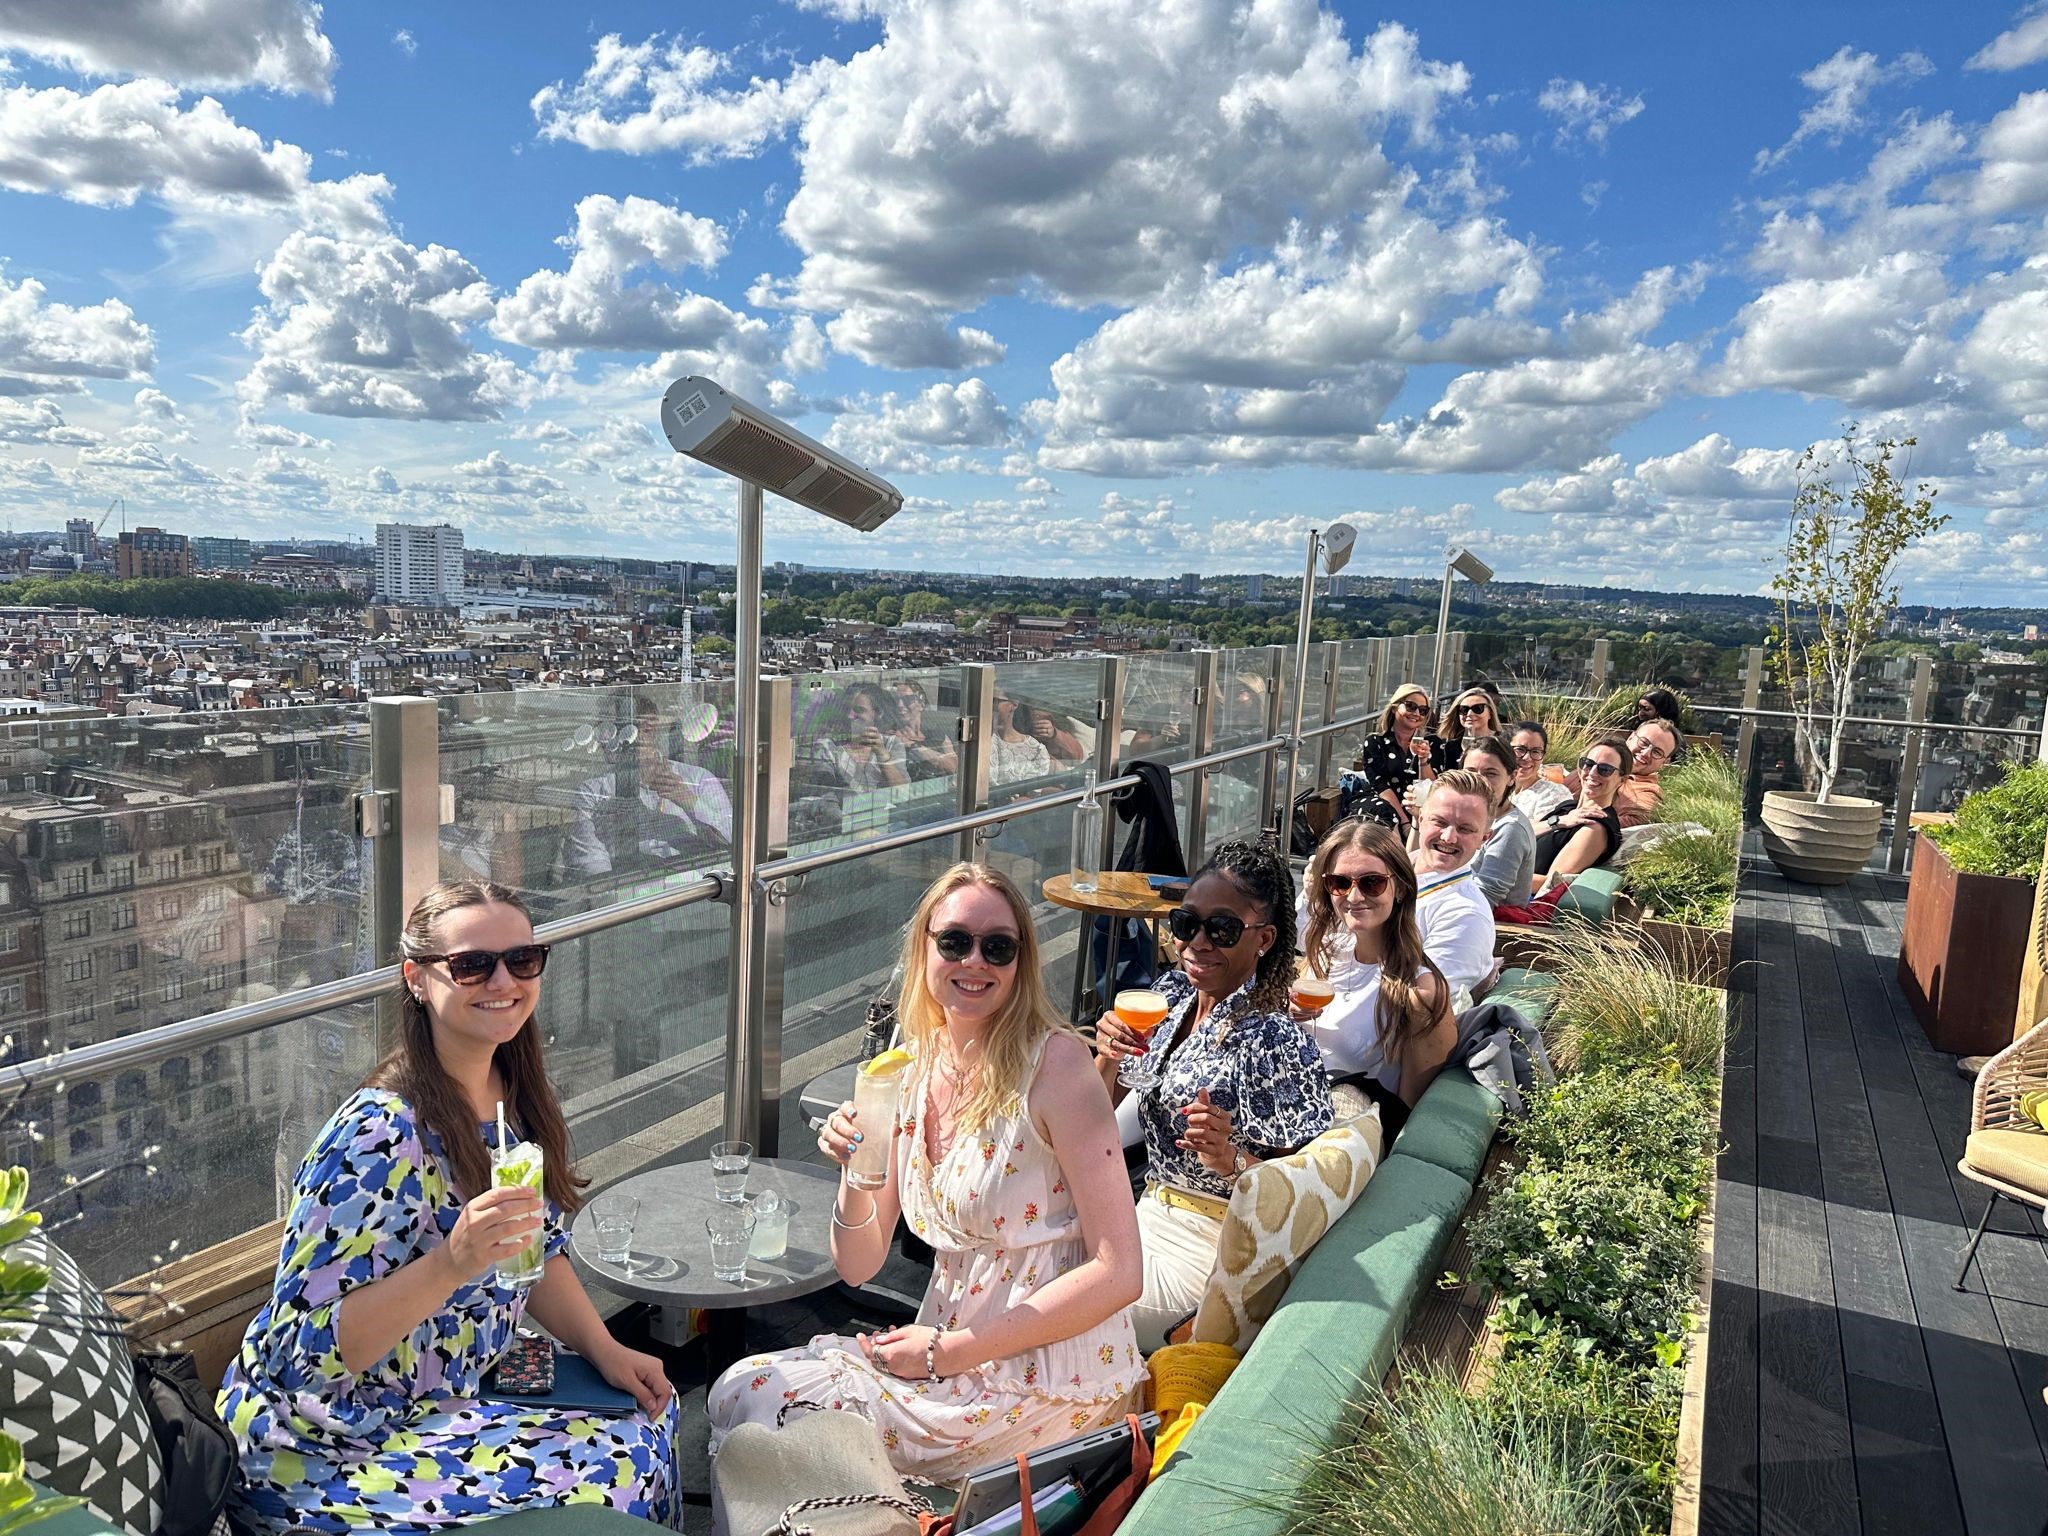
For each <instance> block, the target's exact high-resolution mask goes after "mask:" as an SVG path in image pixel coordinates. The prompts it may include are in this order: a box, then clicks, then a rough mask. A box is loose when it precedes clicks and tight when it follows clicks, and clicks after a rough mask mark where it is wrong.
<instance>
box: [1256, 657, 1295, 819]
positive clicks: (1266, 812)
mask: <svg viewBox="0 0 2048 1536" xmlns="http://www.w3.org/2000/svg"><path fill="white" fill-rule="evenodd" d="M1287 652H1288V647H1287V646H1284V645H1269V646H1267V647H1266V737H1267V739H1268V740H1271V739H1272V738H1273V737H1275V736H1278V735H1280V734H1281V733H1282V732H1283V731H1285V730H1287V729H1288V728H1289V726H1290V724H1291V721H1290V720H1289V717H1288V714H1287V709H1288V705H1289V703H1290V700H1288V699H1286V698H1284V697H1282V694H1283V692H1284V689H1283V686H1282V685H1283V684H1284V683H1285V682H1286V680H1287ZM1296 686H1297V687H1299V686H1300V684H1299V680H1297V682H1296ZM1282 752H1286V753H1288V762H1289V764H1290V765H1291V766H1290V769H1289V772H1288V777H1290V778H1298V776H1299V773H1298V764H1299V760H1300V755H1301V743H1300V742H1298V741H1297V742H1295V743H1294V744H1293V746H1292V747H1291V748H1287V747H1276V748H1274V749H1273V750H1272V751H1271V752H1268V753H1267V754H1266V755H1265V756H1264V757H1262V758H1261V759H1260V760H1259V765H1260V766H1259V826H1260V828H1261V829H1262V830H1265V831H1269V832H1279V833H1280V836H1281V841H1282V844H1283V845H1284V844H1285V841H1286V833H1285V832H1284V831H1282V830H1281V829H1282V828H1284V827H1285V826H1286V825H1287V821H1288V818H1289V817H1290V816H1291V815H1292V814H1293V813H1292V812H1291V811H1290V810H1288V809H1287V808H1284V807H1281V806H1280V804H1279V801H1280V786H1279V780H1280V777H1281V773H1280V762H1281V757H1280V754H1281V753H1282ZM1294 792H1295V793H1296V794H1300V793H1301V789H1300V786H1299V785H1298V784H1297V785H1296V786H1295V791H1294Z"/></svg>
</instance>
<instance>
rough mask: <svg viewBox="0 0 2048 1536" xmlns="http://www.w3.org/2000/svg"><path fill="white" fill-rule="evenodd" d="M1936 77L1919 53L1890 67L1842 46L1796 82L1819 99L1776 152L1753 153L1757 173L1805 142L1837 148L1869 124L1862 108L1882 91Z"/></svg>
mask: <svg viewBox="0 0 2048 1536" xmlns="http://www.w3.org/2000/svg"><path fill="white" fill-rule="evenodd" d="M1933 72H1934V66H1933V65H1932V64H1931V63H1929V62H1928V60H1927V58H1926V56H1925V55H1924V54H1920V53H1910V52H1909V53H1902V54H1900V55H1899V56H1898V57H1897V58H1895V59H1893V60H1892V61H1891V62H1890V63H1889V64H1887V63H1884V62H1883V61H1882V60H1880V59H1879V58H1878V56H1877V55H1876V54H1874V53H1859V52H1858V51H1857V50H1855V49H1854V48H1851V47H1850V46H1849V45H1848V44H1847V43H1844V44H1843V45H1842V46H1841V47H1840V48H1837V49H1836V50H1835V51H1834V53H1832V54H1831V55H1829V56H1828V57H1827V58H1825V59H1822V60H1821V61H1820V63H1818V64H1816V65H1814V66H1813V68H1811V69H1809V70H1807V71H1806V72H1805V73H1804V74H1802V75H1801V76H1800V77H1799V83H1800V84H1801V85H1803V86H1805V87H1806V88H1807V89H1808V90H1809V91H1812V92H1813V93H1814V95H1815V97H1816V98H1817V99H1816V100H1815V101H1814V102H1813V103H1812V104H1811V105H1810V106H1808V107H1807V109H1806V110H1805V111H1804V112H1801V113H1800V114H1799V126H1798V127H1797V128H1795V129H1793V131H1792V137H1791V138H1789V139H1787V140H1786V141H1785V142H1784V143H1783V144H1780V145H1779V146H1778V147H1777V148H1776V149H1760V150H1758V151H1757V156H1756V168H1757V169H1758V170H1759V171H1767V170H1770V169H1772V168H1773V167H1775V166H1778V165H1780V164H1782V163H1783V162H1784V161H1785V159H1786V157H1787V156H1789V155H1790V154H1791V153H1792V151H1793V150H1795V149H1797V148H1798V147H1799V146H1800V145H1802V144H1804V143H1806V141H1807V140H1809V139H1820V140H1822V141H1824V142H1826V143H1829V144H1839V143H1841V142H1842V140H1843V138H1844V137H1845V136H1847V135H1848V134H1851V133H1854V132H1856V131H1857V130H1858V129H1860V128H1862V127H1864V126H1865V125H1866V124H1867V122H1868V121H1869V119H1868V116H1867V113H1866V111H1865V109H1866V107H1867V106H1868V105H1869V101H1870V97H1871V95H1872V93H1873V92H1875V91H1876V90H1878V88H1879V87H1881V86H1886V85H1894V84H1897V83H1899V82H1901V81H1907V80H1917V79H1919V78H1920V77H1921V76H1923V75H1929V74H1932V73H1933Z"/></svg>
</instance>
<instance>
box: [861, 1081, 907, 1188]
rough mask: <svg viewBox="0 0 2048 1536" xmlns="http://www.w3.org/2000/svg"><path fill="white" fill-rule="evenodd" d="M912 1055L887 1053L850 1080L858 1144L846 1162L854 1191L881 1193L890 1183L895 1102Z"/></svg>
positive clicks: (901, 1089) (899, 1093)
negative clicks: (858, 1132) (882, 1188)
mask: <svg viewBox="0 0 2048 1536" xmlns="http://www.w3.org/2000/svg"><path fill="white" fill-rule="evenodd" d="M910 1062H911V1055H910V1052H908V1051H905V1050H895V1049H892V1050H887V1051H884V1052H882V1053H881V1054H880V1055H879V1056H877V1057H875V1058H874V1059H873V1060H872V1061H864V1062H862V1063H861V1067H860V1071H858V1072H857V1073H855V1074H854V1078H853V1123H854V1126H855V1127H856V1128H857V1129H858V1130H859V1131H860V1140H859V1141H857V1142H855V1143H854V1144H853V1156H852V1157H850V1158H849V1159H847V1163H846V1182H847V1183H849V1184H851V1185H852V1186H853V1187H854V1188H855V1189H880V1188H881V1187H882V1186H883V1185H884V1184H886V1183H888V1182H889V1150H890V1145H891V1143H892V1141H893V1140H894V1138H893V1137H892V1136H891V1135H890V1134H889V1133H890V1131H891V1130H893V1129H894V1128H895V1124H896V1101H897V1098H898V1097H899V1096H900V1095H901V1093H902V1091H903V1074H904V1072H905V1070H907V1069H908V1068H909V1066H910Z"/></svg>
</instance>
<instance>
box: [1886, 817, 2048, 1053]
mask: <svg viewBox="0 0 2048 1536" xmlns="http://www.w3.org/2000/svg"><path fill="white" fill-rule="evenodd" d="M2033 916H2034V885H2033V882H2032V881H2030V880H2011V879H2007V878H2006V877H2004V876H2002V875H1969V874H1964V873H1962V872H1961V871H1959V870H1958V869H1957V868H1956V867H1955V865H1953V864H1951V863H1950V862H1949V860H1948V855H1947V854H1945V853H1943V852H1942V851H1941V849H1940V848H1939V847H1938V846H1937V845H1936V844H1935V843H1934V841H1933V840H1932V839H1931V838H1929V837H1928V835H1927V834H1926V833H1925V832H1924V831H1923V832H1920V833H1917V834H1915V836H1914V839H1913V876H1912V880H1911V882H1910V883H1909V884H1908V885H1907V887H1906V931H1905V937H1904V939H1903V940H1902V941H1901V943H1900V945H1899V986H1900V987H1901V988H1902V989H1903V990H1904V991H1905V994H1906V1000H1907V1001H1908V1002H1910V1003H1911V1004H1912V1005H1913V1012H1914V1014H1915V1016H1916V1017H1918V1019H1919V1020H1920V1027H1921V1028H1922V1029H1924V1030H1926V1031H1927V1038H1928V1040H1929V1042H1930V1043H1932V1044H1933V1046H1934V1048H1935V1049H1936V1050H1939V1051H1948V1052H1950V1053H1952V1054H1954V1055H1957V1056H1981V1055H1988V1054H1989V1053H1990V1052H1992V1051H1996V1050H1998V1049H2000V1048H2001V1047H2003V1046H2007V1045H2010V1044H2011V1043H2012V1038H2013V1017H2014V1014H2015V1012H2016V1010H2017V1009H2018V1006H2019V995H2020V970H2021V967H2022V965H2023V964H2024V962H2025V959H2026V953H2027V930H2028V927H2029V925H2030V924H2031V923H2032V921H2033Z"/></svg>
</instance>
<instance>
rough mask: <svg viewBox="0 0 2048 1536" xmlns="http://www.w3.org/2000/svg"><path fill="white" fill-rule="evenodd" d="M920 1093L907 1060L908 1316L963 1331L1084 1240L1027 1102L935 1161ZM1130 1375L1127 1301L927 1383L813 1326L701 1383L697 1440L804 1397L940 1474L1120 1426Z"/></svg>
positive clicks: (1064, 1264)
mask: <svg viewBox="0 0 2048 1536" xmlns="http://www.w3.org/2000/svg"><path fill="white" fill-rule="evenodd" d="M1040 1055H1041V1057H1042V1055H1043V1048H1042V1047H1041V1052H1040ZM1031 1075H1032V1078H1033V1079H1035V1078H1036V1076H1037V1071H1036V1066H1035V1064H1034V1068H1033V1071H1032V1074H1031ZM930 1088H931V1074H930V1072H929V1070H928V1069H927V1068H926V1067H925V1065H924V1064H923V1063H922V1062H920V1063H918V1064H917V1065H916V1066H915V1067H913V1068H912V1069H911V1076H910V1079H909V1081H908V1082H907V1083H906V1084H905V1085H904V1092H903V1098H902V1108H901V1110H900V1112H899V1115H900V1118H899V1121H898V1129H899V1130H900V1131H901V1133H902V1134H901V1135H899V1136H898V1137H897V1138H896V1188H897V1190H898V1191H899V1192H900V1194H901V1196H902V1201H903V1217H904V1220H905V1221H906V1222H908V1223H909V1225H910V1229H911V1231H913V1232H915V1233H916V1234H917V1235H918V1236H919V1237H920V1238H922V1239H923V1240H924V1241H925V1242H927V1243H929V1244H930V1245H931V1247H932V1249H933V1251H934V1257H933V1265H932V1278H931V1282H930V1284H929V1285H927V1286H926V1288H925V1294H924V1303H923V1305H922V1306H921V1307H920V1308H919V1309H918V1314H917V1321H918V1322H919V1323H922V1324H926V1325H928V1326H931V1327H936V1328H945V1329H953V1328H971V1327H974V1326H976V1325H978V1324H981V1323H985V1322H988V1321H990V1320H992V1319H994V1318H997V1317H1001V1316H1002V1315H1003V1314H1004V1313H1006V1312H1008V1311H1010V1310H1011V1309H1012V1308H1014V1307H1016V1306H1017V1305H1019V1304H1020V1303H1022V1302H1024V1301H1026V1300H1028V1299H1029V1298H1030V1297H1031V1296H1032V1295H1033V1294H1034V1293H1036V1292H1037V1291H1039V1290H1041V1289H1043V1288H1044V1287H1045V1286H1046V1285H1048V1284H1050V1283H1051V1282H1052V1281H1053V1280H1055V1279H1057V1278H1058V1277H1059V1276H1061V1275H1064V1274H1066V1273H1067V1272H1068V1271H1069V1270H1071V1269H1073V1268H1074V1267H1075V1266H1077V1265H1079V1264H1081V1263H1083V1262H1085V1261H1086V1259H1087V1258H1088V1249H1087V1244H1086V1242H1085V1240H1084V1239H1083V1237H1082V1234H1081V1221H1080V1216H1079V1214H1078V1212H1077V1211H1076V1210H1075V1207H1074V1197H1073V1195H1072V1193H1071V1192H1070V1191H1069V1190H1068V1188H1067V1182H1066V1175H1065V1173H1064V1172H1063V1170H1062V1169H1061V1168H1060V1165H1059V1159H1058V1157H1057V1156H1056V1155H1055V1154H1054V1152H1053V1149H1052V1148H1051V1147H1050V1146H1048V1145H1047V1144H1046V1142H1045V1140H1044V1138H1043V1137H1041V1136H1040V1135H1039V1134H1038V1128H1037V1127H1036V1126H1035V1125H1033V1124H1032V1121H1031V1115H1030V1111H1029V1110H1028V1109H1027V1108H1026V1107H1025V1106H1024V1105H1023V1104H1022V1103H1020V1104H1019V1105H1018V1107H1017V1109H1016V1111H1015V1112H1014V1113H1012V1114H1010V1115H1006V1116H1003V1117H1001V1118H1000V1119H998V1120H996V1121H994V1122H992V1123H991V1124H989V1125H987V1126H985V1127H983V1128H982V1130H981V1131H980V1132H978V1133H976V1132H968V1131H962V1132H961V1133H960V1134H959V1136H958V1137H957V1138H956V1139H955V1140H954V1142H953V1145H952V1146H950V1147H949V1148H947V1149H946V1155H945V1156H944V1157H942V1158H941V1159H939V1161H938V1163H937V1164H936V1165H934V1164H933V1163H932V1162H931V1160H930V1159H929V1158H928V1157H927V1156H926V1154H925V1146H924V1135H923V1133H922V1131H921V1130H920V1125H921V1123H922V1118H923V1115H924V1113H925V1105H926V1103H927V1099H928V1096H929V1093H930ZM1144 1375H1145V1368H1144V1365H1143V1363H1142V1361H1141V1360H1140V1359H1139V1356H1138V1343H1137V1336H1136V1334H1135V1333H1134V1332H1133V1331H1132V1328H1131V1317H1130V1313H1129V1312H1128V1311H1127V1310H1126V1311H1121V1312H1118V1313H1116V1314H1115V1315H1114V1316H1113V1317H1111V1318H1110V1319H1109V1320H1108V1321H1107V1322H1104V1323H1102V1324H1100V1325H1099V1326H1097V1327H1095V1328H1092V1329H1090V1330H1089V1331H1088V1332H1086V1333H1084V1334H1080V1335H1078V1336H1077V1337H1074V1338H1071V1339H1061V1340H1058V1341H1056V1342H1054V1343H1051V1344H1047V1345H1045V1346H1043V1347H1042V1348H1039V1349H1034V1350H1028V1351H1026V1352H1025V1353H1023V1354H1019V1355H1015V1356H1012V1357H1010V1358H1008V1359H1003V1360H990V1361H986V1362H984V1363H983V1364H981V1365H977V1366H975V1367H973V1368H972V1369H971V1370H966V1371H961V1372H959V1373H957V1374H955V1375H952V1376H948V1377H946V1378H944V1379H943V1380H941V1381H937V1382H926V1381H912V1380H905V1379H903V1378H901V1377H897V1376H891V1375H889V1374H888V1373H887V1372H885V1371H881V1370H878V1369H877V1368H876V1367H875V1366H874V1365H872V1364H870V1363H869V1361H868V1358H867V1356H866V1355H865V1354H863V1353H862V1352H861V1347H860V1345H859V1343H858V1342H857V1341H856V1340H853V1339H849V1338H842V1337H839V1336H837V1335H833V1334H820V1335H819V1336H818V1337H816V1338H814V1339H812V1340H811V1342H810V1343H809V1344H808V1345H806V1346H805V1347H803V1348H801V1349H794V1350H785V1351H781V1352H779V1353H776V1354H769V1355H755V1356H753V1357H751V1358H749V1359H746V1360H742V1361H741V1362H740V1363H739V1364H738V1365H736V1366H734V1367H733V1368H732V1369H731V1370H730V1371H728V1372H726V1374H725V1375H723V1376H721V1377H720V1378H719V1379H718V1381H717V1382H715V1383H713V1385H712V1388H711V1393H710V1397H709V1399H708V1402H707V1405H706V1406H707V1408H708V1409H709V1412H710V1415H711V1429H712V1434H711V1449H712V1454H713V1455H716V1454H717V1451H718V1445H719V1442H720V1441H721V1440H722V1439H723V1438H724V1436H725V1433H726V1431H728V1430H730V1429H731V1428H732V1427H733V1426H734V1425H736V1424H739V1423H742V1422H744V1421H747V1420H754V1421H758V1422H760V1423H764V1424H773V1423H774V1422H775V1415H776V1413H777V1411H778V1410H779V1409H780V1408H781V1407H782V1405H783V1404H784V1403H785V1402H788V1401H793V1400H803V1401H809V1402H817V1403H822V1404H824V1405H825V1406H827V1407H830V1408H851V1409H854V1410H856V1411H858V1412H860V1413H862V1414H864V1415H865V1416H866V1417H867V1419H868V1420H869V1421H870V1422H871V1423H872V1424H873V1425H874V1426H875V1429H876V1431H877V1433H878V1434H879V1435H880V1437H881V1441H882V1445H883V1448H884V1449H885V1450H886V1451H887V1452H888V1455H889V1460H890V1462H891V1463H892V1464H893V1465H894V1466H895V1468H896V1470H897V1471H898V1472H899V1473H901V1474H903V1475H904V1476H906V1477H916V1478H919V1479H922V1480H925V1481H930V1482H949V1481H952V1480H953V1479H955V1478H959V1477H963V1476H965V1475H966V1474H968V1473H970V1472H975V1471H979V1470H980V1469H981V1468H983V1467H987V1466H991V1465H994V1464H997V1463H999V1462H1002V1461H1005V1460H1007V1459H1008V1458H1010V1457H1012V1456H1014V1455H1016V1454H1017V1453H1018V1452H1019V1451H1026V1452H1028V1451H1032V1450H1036V1449H1038V1448H1039V1447H1041V1446H1048V1445H1058V1444H1059V1443H1060V1442H1061V1441H1063V1440H1068V1439H1071V1438H1073V1437H1074V1436H1075V1435H1077V1434H1081V1433H1082V1432H1084V1431H1086V1430H1089V1429H1092V1428H1101V1427H1103V1426H1106V1425H1110V1424H1117V1423H1120V1422H1122V1420H1123V1416H1124V1414H1125V1413H1126V1412H1127V1411H1128V1409H1129V1401H1130V1398H1131V1395H1132V1393H1133V1391H1134V1390H1135V1389H1136V1387H1137V1386H1138V1384H1139V1383H1140V1382H1141V1381H1142V1380H1143V1379H1144Z"/></svg>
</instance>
